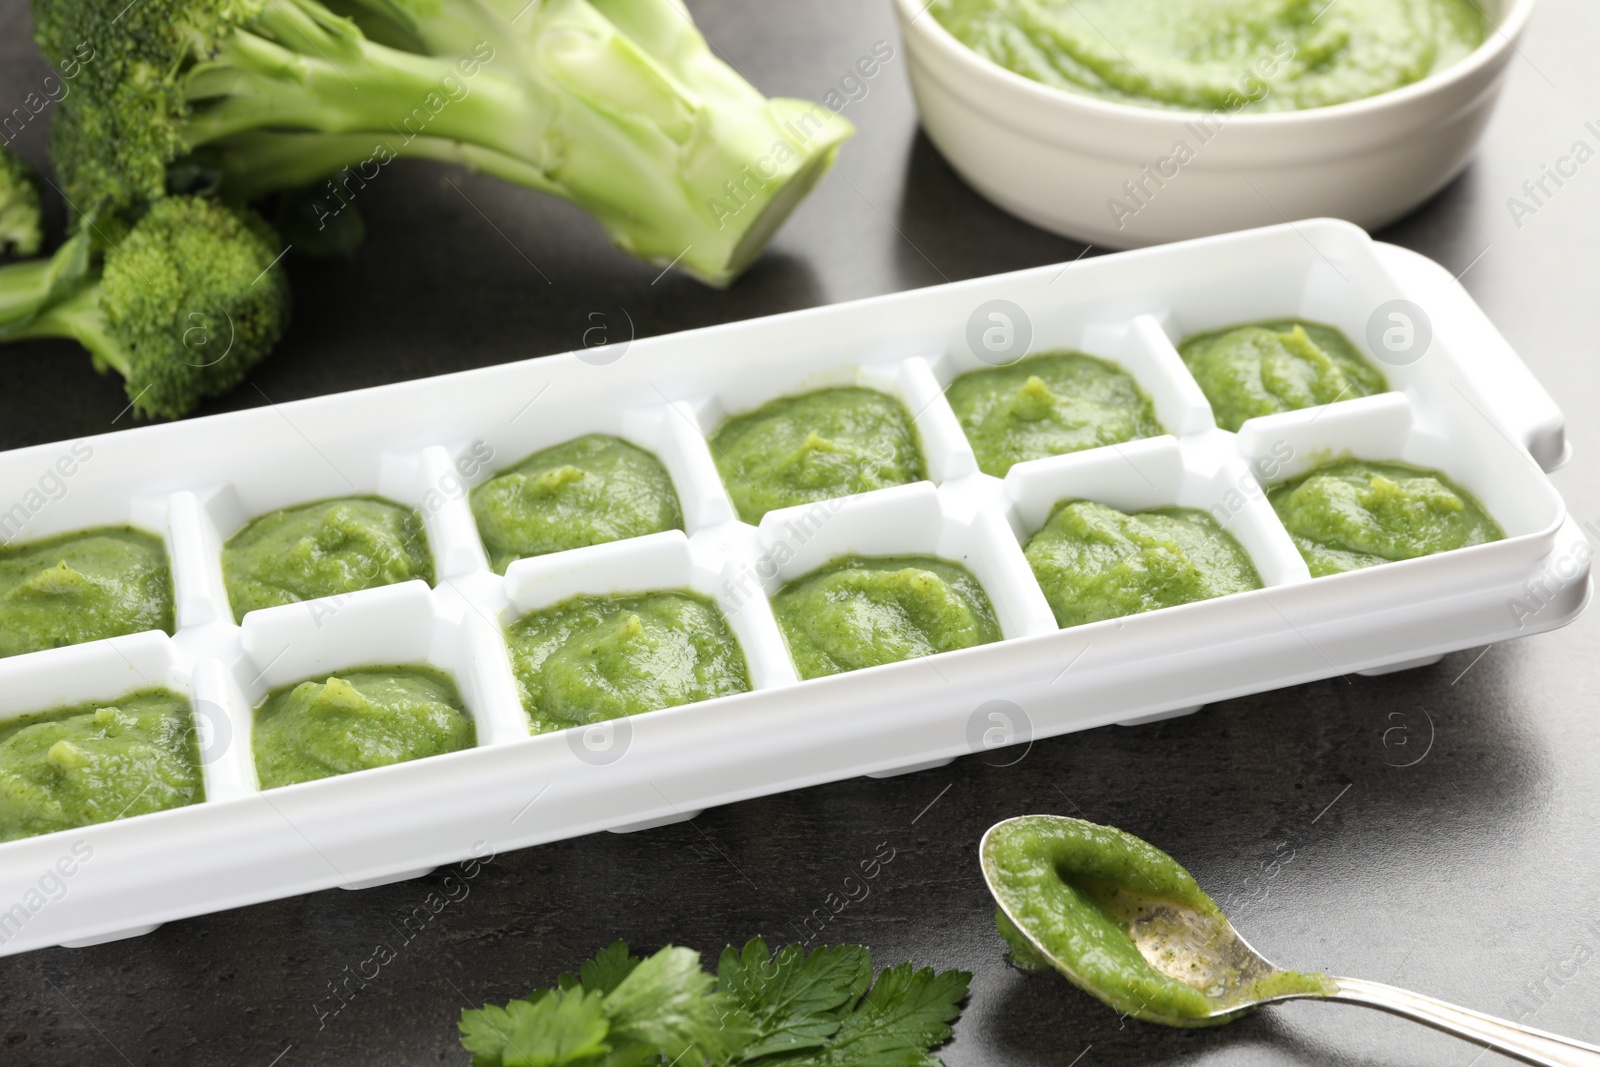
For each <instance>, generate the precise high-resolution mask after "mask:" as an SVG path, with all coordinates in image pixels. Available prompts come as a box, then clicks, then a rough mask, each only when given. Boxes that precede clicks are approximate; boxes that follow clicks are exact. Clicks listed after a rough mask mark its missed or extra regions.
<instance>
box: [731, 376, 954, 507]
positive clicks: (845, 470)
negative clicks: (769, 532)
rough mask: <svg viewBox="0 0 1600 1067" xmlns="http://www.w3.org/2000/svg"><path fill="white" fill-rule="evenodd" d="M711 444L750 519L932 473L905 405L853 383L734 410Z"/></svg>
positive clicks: (735, 499)
mask: <svg viewBox="0 0 1600 1067" xmlns="http://www.w3.org/2000/svg"><path fill="white" fill-rule="evenodd" d="M711 450H712V452H713V453H715V455H716V459H717V470H718V472H719V473H720V474H721V475H722V481H723V484H724V485H726V486H727V487H728V495H729V496H731V497H733V504H734V507H736V508H738V510H739V517H740V518H741V519H743V520H744V521H745V522H749V523H758V522H760V521H761V516H763V515H765V514H766V513H767V512H769V511H773V510H775V509H777V508H787V507H794V506H795V505H797V504H813V503H816V502H817V501H819V500H830V499H832V498H833V497H839V496H849V495H850V494H852V493H865V492H868V491H869V490H872V489H885V488H888V487H889V486H891V485H904V484H906V483H907V482H917V481H921V480H922V479H923V478H924V477H926V475H925V474H924V471H923V465H922V450H921V449H920V448H919V447H918V444H917V434H916V430H915V428H914V427H913V425H912V422H911V415H910V413H908V412H907V411H906V409H905V406H904V405H902V404H901V403H900V402H899V401H898V400H896V399H894V398H893V397H890V396H885V395H884V394H882V393H880V392H877V391H875V390H872V389H860V388H856V387H853V386H852V387H847V388H839V389H823V390H820V391H818V392H815V393H805V394H803V395H801V396H787V397H781V398H779V399H777V400H774V401H772V402H770V403H768V404H765V405H763V406H762V407H760V408H757V409H756V410H755V411H752V412H750V413H749V414H746V415H738V416H735V417H734V418H731V419H729V420H728V421H727V422H725V423H723V424H722V428H721V429H719V430H718V431H717V432H716V434H715V435H713V436H712V438H711Z"/></svg>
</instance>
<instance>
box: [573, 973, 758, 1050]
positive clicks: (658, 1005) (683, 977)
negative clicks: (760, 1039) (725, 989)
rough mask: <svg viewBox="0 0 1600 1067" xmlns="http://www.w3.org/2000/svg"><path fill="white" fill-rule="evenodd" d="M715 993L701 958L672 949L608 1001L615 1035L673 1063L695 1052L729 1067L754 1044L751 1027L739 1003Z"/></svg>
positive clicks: (631, 976)
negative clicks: (749, 1045) (702, 968)
mask: <svg viewBox="0 0 1600 1067" xmlns="http://www.w3.org/2000/svg"><path fill="white" fill-rule="evenodd" d="M715 987H716V980H715V979H714V978H712V977H711V975H709V974H707V973H705V972H704V971H702V970H701V969H700V954H699V953H698V952H695V951H693V950H692V949H687V948H674V947H672V946H671V945H668V946H667V947H666V948H664V949H662V950H661V951H660V952H657V953H656V954H655V955H654V956H651V957H650V958H649V959H646V960H644V961H643V962H641V963H640V964H639V965H638V966H637V967H635V968H633V970H632V972H631V973H629V975H628V976H627V977H626V978H624V979H623V980H622V982H621V983H620V984H619V985H618V986H617V987H616V988H615V989H613V990H612V991H611V992H610V993H608V994H607V995H606V998H605V1010H606V1015H607V1016H608V1017H609V1018H610V1019H611V1032H612V1033H613V1034H614V1035H615V1036H617V1037H618V1038H621V1039H623V1040H631V1041H635V1042H637V1043H639V1044H644V1045H649V1046H651V1047H653V1048H657V1049H660V1050H661V1052H662V1053H663V1054H664V1055H665V1056H666V1057H667V1059H669V1060H674V1059H676V1058H677V1057H679V1056H681V1055H682V1054H683V1052H684V1050H685V1049H689V1048H692V1049H694V1050H695V1051H696V1052H697V1053H698V1054H699V1055H700V1056H701V1057H702V1058H704V1059H706V1060H709V1061H710V1062H711V1063H728V1062H730V1061H731V1060H732V1059H733V1058H734V1056H735V1055H736V1054H737V1053H738V1051H739V1050H740V1049H742V1048H743V1047H744V1045H745V1044H746V1043H747V1042H748V1041H749V1039H750V1024H749V1019H748V1018H747V1017H746V1016H745V1014H744V1012H743V1011H741V1010H740V1009H739V1006H738V1003H737V1002H736V1001H735V1000H734V999H733V998H732V997H730V996H728V995H727V994H725V993H717V992H714V989H715ZM686 1062H690V1063H694V1062H698V1061H697V1060H694V1059H689V1058H687V1057H686Z"/></svg>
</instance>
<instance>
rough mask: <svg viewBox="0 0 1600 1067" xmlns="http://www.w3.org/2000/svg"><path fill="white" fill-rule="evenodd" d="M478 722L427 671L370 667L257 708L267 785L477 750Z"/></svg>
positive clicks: (296, 689) (259, 756)
mask: <svg viewBox="0 0 1600 1067" xmlns="http://www.w3.org/2000/svg"><path fill="white" fill-rule="evenodd" d="M476 740H477V731H476V730H475V729H474V728H473V723H472V718H471V716H469V715H468V714H467V713H466V711H465V709H464V707H463V705H462V703H461V695H460V694H459V693H458V692H456V686H455V683H454V682H452V681H451V680H450V678H449V677H448V676H447V675H445V674H443V673H441V672H439V671H436V670H433V669H432V668H429V667H368V668H364V669H362V670H357V671H343V672H341V673H339V674H336V675H330V676H329V677H327V678H324V679H321V680H316V679H311V680H307V681H304V682H300V683H299V684H297V685H291V686H285V687H284V688H282V689H279V690H276V691H275V692H273V693H270V694H268V696H267V698H266V699H265V700H264V701H262V702H261V704H260V705H258V706H257V707H256V723H255V736H254V738H253V739H252V741H251V748H252V750H253V751H254V753H255V759H256V776H257V777H258V778H259V779H260V780H261V788H263V789H276V788H277V787H278V786H281V785H293V784H294V783H296V782H309V781H312V780H314V779H317V778H329V777H332V776H333V775H336V774H349V773H350V772H351V771H364V770H367V769H368V768H370V767H384V766H387V765H389V764H391V763H404V762H406V761H407V760H414V759H421V758H422V757H424V756H438V755H442V754H443V753H446V752H455V751H457V750H459V749H463V748H471V747H472V746H473V745H474V744H475V743H476Z"/></svg>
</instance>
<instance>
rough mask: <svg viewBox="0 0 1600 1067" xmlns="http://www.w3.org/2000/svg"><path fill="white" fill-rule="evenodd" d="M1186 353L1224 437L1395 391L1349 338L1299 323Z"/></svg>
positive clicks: (1203, 341) (1221, 337) (1224, 338)
mask: <svg viewBox="0 0 1600 1067" xmlns="http://www.w3.org/2000/svg"><path fill="white" fill-rule="evenodd" d="M1178 354H1179V355H1181V356H1183V362H1184V363H1185V365H1187V366H1188V368H1189V373H1191V374H1193V375H1194V379H1195V381H1197V382H1199V383H1200V391H1201V392H1203V393H1205V394H1206V399H1207V400H1209V401H1211V413H1212V414H1213V415H1214V416H1216V420H1217V425H1218V426H1221V427H1222V428H1223V429H1224V430H1237V429H1238V428H1239V427H1240V426H1243V425H1244V423H1245V420H1246V419H1254V418H1259V417H1261V416H1263V415H1276V414H1278V413H1280V412H1284V411H1298V410H1299V409H1301V408H1309V407H1316V406H1317V405H1319V404H1332V403H1334V402H1336V401H1339V400H1354V399H1356V398H1357V397H1362V396H1371V395H1373V394H1374V393H1382V392H1387V391H1388V389H1389V383H1388V382H1387V381H1385V380H1384V377H1383V373H1382V372H1381V371H1379V370H1378V368H1377V367H1374V366H1373V365H1372V363H1371V362H1370V361H1369V360H1368V359H1367V358H1366V357H1365V356H1363V355H1362V354H1361V352H1360V351H1359V350H1357V348H1356V346H1355V345H1353V344H1351V343H1350V339H1349V338H1348V337H1346V336H1345V335H1344V334H1343V333H1341V332H1339V331H1338V330H1336V329H1334V328H1333V327H1332V326H1323V325H1321V324H1319V323H1315V322H1302V321H1300V320H1298V319H1284V320H1282V321H1277V322H1260V323H1255V324H1254V325H1249V326H1232V327H1229V328H1228V329H1226V330H1218V331H1217V332H1215V333H1207V334H1200V335H1198V336H1195V337H1187V338H1185V339H1184V340H1183V343H1182V344H1180V345H1179V346H1178Z"/></svg>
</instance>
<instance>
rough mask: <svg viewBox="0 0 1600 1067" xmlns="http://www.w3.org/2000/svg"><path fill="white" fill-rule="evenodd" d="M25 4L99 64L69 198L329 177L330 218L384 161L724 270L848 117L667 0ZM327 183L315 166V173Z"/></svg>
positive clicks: (59, 118)
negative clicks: (524, 194) (760, 73)
mask: <svg viewBox="0 0 1600 1067" xmlns="http://www.w3.org/2000/svg"><path fill="white" fill-rule="evenodd" d="M328 2H329V3H333V4H336V5H339V6H340V7H341V8H343V9H348V10H351V11H354V12H356V13H357V14H358V15H359V16H360V17H361V21H362V22H363V23H365V24H366V25H368V26H369V27H372V31H373V33H374V34H376V35H377V36H378V37H380V38H381V39H383V40H385V41H389V42H393V44H380V43H378V42H377V40H374V39H373V38H370V37H368V36H367V35H366V34H365V33H363V31H362V29H361V28H360V26H359V25H358V23H357V21H356V20H355V19H352V18H349V17H345V16H344V15H341V14H338V13H336V12H335V11H333V10H330V8H329V7H327V6H324V4H323V3H320V2H318V0H270V2H268V0H139V3H136V4H132V5H129V4H127V3H126V0H34V16H35V22H36V26H37V31H38V37H39V43H40V45H41V47H42V48H43V49H44V51H45V54H46V56H47V57H49V58H51V59H52V60H56V61H58V62H60V61H62V60H63V59H64V58H65V57H67V56H68V55H70V54H72V52H73V50H74V49H75V48H77V47H79V46H80V45H81V43H82V42H84V41H93V42H95V47H96V49H97V51H96V53H95V55H94V58H93V60H92V61H90V62H85V63H83V64H82V66H81V73H80V74H79V77H78V79H77V83H76V86H75V88H76V91H75V92H74V93H73V94H71V95H70V96H69V97H67V98H65V99H64V100H62V102H61V104H60V105H59V106H58V109H57V114H56V116H55V118H54V120H53V148H52V156H53V158H54V160H55V163H56V167H57V169H58V171H60V173H61V175H62V178H63V184H64V188H65V191H66V194H67V197H68V199H69V201H70V202H71V203H72V204H73V206H74V208H75V210H77V211H78V212H80V213H82V214H86V215H92V214H94V213H95V212H97V211H100V210H102V209H104V208H105V207H107V206H110V207H111V208H113V209H121V208H124V207H126V206H127V205H132V204H137V203H140V202H144V201H149V200H152V199H154V198H156V197H159V196H161V195H163V194H164V193H166V192H168V191H172V190H171V188H170V186H169V178H170V177H171V175H172V174H173V173H174V171H175V170H182V171H183V172H184V173H192V172H193V169H194V168H195V167H197V166H198V167H202V168H209V169H210V170H212V171H214V172H215V173H216V174H217V175H218V176H220V179H221V182H222V186H221V188H222V190H223V192H224V193H225V194H226V195H228V196H230V197H233V198H236V199H241V200H253V199H256V198H258V197H261V196H263V195H265V194H268V193H272V192H276V191H280V190H284V189H295V188H300V187H303V186H306V185H308V184H320V183H322V182H324V181H325V180H327V185H326V188H327V197H326V200H327V214H328V216H330V217H331V216H333V215H336V214H337V213H338V211H339V210H340V209H341V208H342V206H343V205H344V204H345V202H347V200H348V199H349V198H350V197H351V196H352V195H354V194H355V193H356V192H359V189H360V188H361V187H364V186H365V184H366V183H367V182H369V181H372V180H375V178H376V176H377V174H378V173H380V168H381V167H382V166H384V165H385V164H387V163H388V161H389V160H391V159H394V158H396V157H413V158H422V159H433V160H444V161H448V162H455V163H462V164H465V165H467V166H469V167H473V168H476V169H478V170H481V171H484V172H486V173H489V174H492V175H495V176H497V177H499V178H502V179H504V180H507V181H511V182H515V183H517V184H520V185H524V186H528V187H530V188H534V189H538V190H541V191H544V192H548V193H552V194H554V195H557V196H561V197H563V198H565V199H567V200H569V201H571V202H573V203H575V204H577V205H578V206H580V207H582V208H583V209H584V210H586V211H588V212H589V213H590V214H591V215H593V216H594V217H595V218H596V219H597V220H599V221H600V223H601V224H602V225H604V226H605V228H606V229H607V231H608V232H609V233H610V235H611V237H612V239H613V240H614V241H616V243H617V244H619V245H620V246H622V247H623V248H625V249H627V250H629V251H631V252H633V253H634V254H636V255H639V256H641V257H643V258H645V259H648V260H650V261H652V262H655V263H660V264H678V265H680V266H682V267H683V268H684V269H686V270H688V271H689V272H690V273H692V274H694V275H696V276H697V277H700V278H701V279H702V280H705V281H707V282H710V283H712V284H717V285H720V284H725V283H726V282H728V281H729V280H731V279H732V277H734V276H735V275H736V274H737V273H738V272H739V271H740V270H742V269H743V268H744V267H745V266H746V265H747V264H748V263H749V262H750V261H751V260H752V259H754V257H755V256H756V255H757V254H758V253H759V252H760V250H761V249H762V247H764V246H765V244H766V242H767V240H768V239H769V238H770V237H771V235H772V233H773V232H774V231H775V230H776V228H777V226H778V225H779V224H780V223H781V222H782V220H783V219H784V218H785V217H786V216H787V215H788V214H789V212H790V211H792V210H793V208H794V207H795V206H796V205H797V204H798V203H799V202H800V200H801V199H802V198H803V197H804V195H805V193H806V192H807V191H808V190H809V189H810V188H811V186H812V184H813V183H815V181H816V180H817V179H818V178H819V177H820V176H821V175H822V173H823V172H824V171H826V170H827V168H828V166H829V165H830V164H831V163H832V161H833V157H834V154H835V152H836V151H837V149H838V146H839V144H840V143H841V142H842V141H843V140H844V139H845V138H846V137H848V136H849V134H850V133H851V126H850V124H849V123H848V122H845V121H844V120H843V119H840V118H838V117H837V116H835V115H834V114H833V113H832V112H830V111H828V110H827V109H825V108H823V107H820V106H817V105H812V104H807V103H805V102H802V101H797V100H768V99H766V98H765V97H763V96H762V95H761V94H760V93H759V92H757V91H756V90H755V89H754V88H753V87H751V86H750V84H749V83H748V82H746V81H745V80H744V79H743V78H742V77H740V76H739V75H738V74H737V73H736V72H735V71H734V70H733V69H732V68H730V67H729V66H728V65H727V64H725V63H723V62H722V61H721V60H719V59H717V58H716V57H715V56H714V55H713V54H712V53H711V50H710V48H709V46H708V45H707V44H706V41H705V39H704V38H703V37H701V35H700V34H699V32H698V31H697V30H695V28H694V26H693V25H692V23H691V22H690V21H689V17H688V13H687V11H686V10H685V9H684V8H683V7H682V4H681V0H533V2H530V0H328ZM330 178H331V179H332V180H328V179H330Z"/></svg>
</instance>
